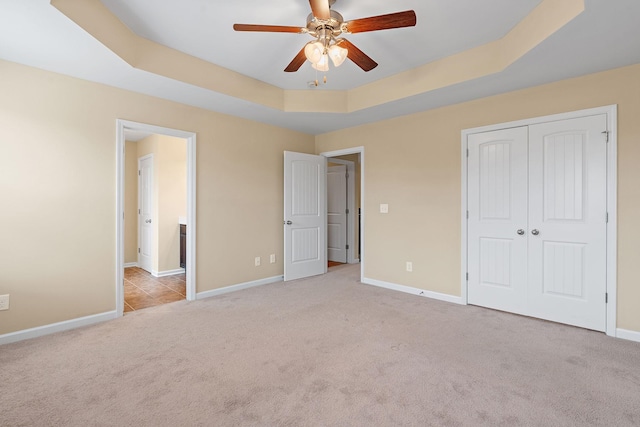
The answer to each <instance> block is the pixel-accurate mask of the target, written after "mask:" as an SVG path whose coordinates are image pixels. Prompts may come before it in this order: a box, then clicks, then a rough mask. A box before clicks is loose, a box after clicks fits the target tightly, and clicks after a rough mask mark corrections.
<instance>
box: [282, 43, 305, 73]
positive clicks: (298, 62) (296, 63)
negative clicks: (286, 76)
mask: <svg viewBox="0 0 640 427" xmlns="http://www.w3.org/2000/svg"><path fill="white" fill-rule="evenodd" d="M306 60H307V57H306V56H305V54H304V47H303V48H302V50H301V51H300V52H298V54H297V55H296V57H295V58H293V61H291V63H290V64H289V65H287V68H285V69H284V71H286V72H287V73H293V72H295V71H298V70H299V69H300V67H302V64H304V61H306Z"/></svg>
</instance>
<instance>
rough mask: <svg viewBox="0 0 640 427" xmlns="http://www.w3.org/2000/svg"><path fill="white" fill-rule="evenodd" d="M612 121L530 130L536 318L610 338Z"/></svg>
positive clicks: (594, 119) (532, 308)
mask: <svg viewBox="0 0 640 427" xmlns="http://www.w3.org/2000/svg"><path fill="white" fill-rule="evenodd" d="M604 130H606V116H605V115H599V116H591V117H584V118H578V119H570V120H563V121H558V122H550V123H544V124H538V125H533V126H530V128H529V235H528V240H529V247H528V254H529V260H528V269H529V284H528V287H527V305H528V311H529V312H530V315H532V316H535V317H540V318H543V319H548V320H553V321H557V322H562V323H567V324H571V325H576V326H581V327H585V328H589V329H595V330H599V331H604V330H605V327H606V324H605V320H606V305H605V292H606V173H607V171H606V163H607V162H606V161H607V156H606V154H607V148H606V137H605V135H604V134H603V133H602V132H603V131H604Z"/></svg>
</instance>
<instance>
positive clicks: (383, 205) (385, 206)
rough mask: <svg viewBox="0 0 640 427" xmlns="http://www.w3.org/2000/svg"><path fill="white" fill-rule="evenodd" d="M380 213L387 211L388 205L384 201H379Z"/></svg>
mask: <svg viewBox="0 0 640 427" xmlns="http://www.w3.org/2000/svg"><path fill="white" fill-rule="evenodd" d="M380 213H389V205H388V204H386V203H380Z"/></svg>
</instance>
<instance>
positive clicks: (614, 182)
mask: <svg viewBox="0 0 640 427" xmlns="http://www.w3.org/2000/svg"><path fill="white" fill-rule="evenodd" d="M606 110H607V130H608V131H609V143H608V144H607V162H608V163H607V212H608V213H609V222H608V223H607V294H608V297H609V298H608V300H609V302H608V304H607V331H606V332H607V335H609V336H614V337H615V336H618V335H617V333H616V329H617V317H618V250H617V248H618V106H617V105H610V106H609V107H606Z"/></svg>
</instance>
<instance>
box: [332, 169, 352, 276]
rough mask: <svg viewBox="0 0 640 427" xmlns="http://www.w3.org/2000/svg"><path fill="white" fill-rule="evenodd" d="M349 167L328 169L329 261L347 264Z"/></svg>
mask: <svg viewBox="0 0 640 427" xmlns="http://www.w3.org/2000/svg"><path fill="white" fill-rule="evenodd" d="M347 212H348V208H347V165H338V166H329V167H328V168H327V259H328V260H329V261H335V262H341V263H343V264H346V263H347V248H348V245H347V232H348V230H347V228H348V221H347Z"/></svg>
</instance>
